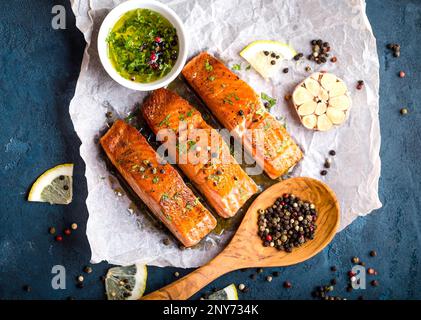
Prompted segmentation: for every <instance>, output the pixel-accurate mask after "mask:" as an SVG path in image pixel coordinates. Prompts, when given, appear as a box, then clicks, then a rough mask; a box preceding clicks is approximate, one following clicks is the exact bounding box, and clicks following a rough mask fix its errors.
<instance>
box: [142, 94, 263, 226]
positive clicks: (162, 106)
mask: <svg viewBox="0 0 421 320" xmlns="http://www.w3.org/2000/svg"><path fill="white" fill-rule="evenodd" d="M142 114H143V117H144V118H145V120H146V122H147V123H148V125H149V126H150V127H151V128H152V131H154V133H155V134H158V132H160V131H161V130H169V131H168V132H175V133H176V136H177V137H178V138H180V139H178V142H173V145H172V146H171V145H169V146H168V147H169V148H171V147H173V148H172V152H171V151H170V154H171V155H172V158H173V159H177V160H178V161H177V165H178V166H179V167H180V168H181V170H183V172H184V173H185V175H186V176H187V177H188V178H189V179H190V180H191V181H192V182H193V184H194V185H195V186H196V187H197V188H198V189H199V191H200V192H201V193H202V194H203V195H204V196H205V198H206V199H207V201H208V202H209V203H210V205H211V206H212V207H213V208H214V209H215V210H216V212H217V213H218V214H219V215H220V216H221V217H223V218H228V217H232V216H234V215H235V214H236V212H237V211H238V210H239V209H240V208H241V207H242V206H243V205H244V203H245V202H246V201H247V200H248V199H249V198H250V197H251V196H252V195H253V194H255V193H256V192H257V191H258V187H257V185H256V184H255V183H254V181H253V180H252V179H251V178H250V177H249V176H248V175H247V174H246V173H245V172H244V171H243V169H242V168H241V167H240V165H239V164H238V163H237V162H236V161H235V159H234V158H233V157H232V156H231V154H230V150H229V147H228V146H227V145H226V143H225V142H224V140H223V138H222V136H221V135H220V134H219V133H218V132H217V131H216V130H215V129H213V128H212V127H211V126H209V125H208V124H207V123H206V122H205V120H203V118H202V116H201V114H200V112H199V111H197V109H195V108H194V107H193V106H191V105H190V104H189V102H187V101H186V100H184V99H183V98H181V97H180V96H179V95H177V94H176V93H174V92H172V91H169V90H167V89H158V90H155V91H154V92H152V94H150V95H149V97H148V98H147V99H146V101H145V102H144V104H143V107H142ZM161 132H162V131H161ZM181 141H182V142H181ZM175 143H178V146H179V147H178V148H175V145H176V144H175ZM182 143H185V147H183V148H182V147H181V144H182ZM183 157H184V158H185V160H186V161H182V160H183Z"/></svg>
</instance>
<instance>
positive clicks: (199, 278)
mask: <svg viewBox="0 0 421 320" xmlns="http://www.w3.org/2000/svg"><path fill="white" fill-rule="evenodd" d="M284 193H293V194H294V195H296V196H297V197H299V198H301V199H302V200H304V201H309V202H312V203H314V204H315V205H316V210H317V213H318V216H317V220H316V225H317V229H316V232H315V237H314V239H313V240H309V241H307V242H306V243H304V244H303V245H302V246H300V247H298V248H294V249H293V251H292V252H291V253H287V252H285V251H279V250H277V249H275V248H273V247H264V246H263V244H262V240H261V239H260V238H259V236H258V234H257V232H258V225H257V219H258V212H257V211H258V210H259V209H266V208H267V207H269V206H270V205H273V203H274V202H275V201H276V199H277V198H278V197H280V196H281V195H282V194H284ZM339 212H340V210H339V204H338V201H337V199H336V195H335V193H334V192H333V191H332V190H331V189H330V188H329V187H328V186H327V185H326V184H324V183H323V182H321V181H319V180H316V179H312V178H306V177H298V178H291V179H288V180H284V181H282V182H279V183H277V184H275V185H273V186H271V187H270V188H268V189H267V190H265V191H264V192H263V193H262V194H260V195H259V196H258V197H257V198H256V200H255V201H254V202H253V203H252V204H251V206H250V208H249V209H248V211H247V213H246V215H245V216H244V218H243V221H242V222H241V224H240V227H239V228H238V230H237V232H236V233H235V235H234V237H233V238H232V240H231V242H230V243H229V244H228V246H227V247H226V248H225V249H224V250H223V251H222V252H221V253H220V254H219V255H218V256H216V257H215V258H214V259H213V260H211V261H210V262H209V263H207V264H206V265H204V266H203V267H201V268H199V269H196V270H195V271H193V272H192V273H190V274H188V275H187V276H185V277H183V278H181V279H179V280H177V281H175V282H174V283H172V284H170V285H168V286H166V287H164V288H162V289H160V290H157V291H155V292H152V293H150V294H148V295H146V296H145V297H143V299H145V300H148V299H151V300H153V299H177V300H179V299H187V298H189V297H191V296H192V295H193V294H195V293H196V292H197V291H199V290H200V289H201V288H203V287H204V286H206V285H207V284H208V283H210V282H211V281H213V280H215V279H216V278H218V277H219V276H221V275H223V274H225V273H227V272H230V271H233V270H237V269H242V268H252V267H254V268H256V267H281V266H289V265H292V264H296V263H299V262H303V261H305V260H307V259H309V258H311V257H313V256H314V255H316V254H317V253H319V252H320V251H321V250H323V248H325V247H326V246H327V245H328V244H329V242H330V241H331V240H332V239H333V237H334V236H335V234H336V230H337V228H338V225H339V220H340V219H339Z"/></svg>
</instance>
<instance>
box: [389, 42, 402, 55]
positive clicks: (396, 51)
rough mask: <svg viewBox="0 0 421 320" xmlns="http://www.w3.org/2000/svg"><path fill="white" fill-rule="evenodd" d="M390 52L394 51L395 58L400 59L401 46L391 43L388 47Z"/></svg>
mask: <svg viewBox="0 0 421 320" xmlns="http://www.w3.org/2000/svg"><path fill="white" fill-rule="evenodd" d="M386 47H387V48H388V49H389V50H392V52H393V56H394V57H395V58H398V57H399V56H400V55H401V46H400V45H399V44H397V43H389V44H388V45H387V46H386Z"/></svg>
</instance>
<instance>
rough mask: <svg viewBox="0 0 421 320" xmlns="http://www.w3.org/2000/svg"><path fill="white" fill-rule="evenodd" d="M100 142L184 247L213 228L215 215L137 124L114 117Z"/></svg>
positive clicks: (198, 239) (197, 240) (130, 182)
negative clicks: (137, 128)
mask: <svg viewBox="0 0 421 320" xmlns="http://www.w3.org/2000/svg"><path fill="white" fill-rule="evenodd" d="M100 142H101V145H102V148H103V149H104V150H105V153H106V154H107V156H108V158H109V159H110V160H111V162H112V163H113V165H114V166H115V167H116V168H117V170H118V171H119V172H120V174H121V175H122V176H123V178H124V179H125V180H126V181H127V183H128V184H129V185H130V187H131V188H132V189H133V190H134V192H136V194H137V195H138V196H139V198H140V199H141V200H142V201H143V202H144V203H145V204H146V205H147V206H148V207H149V209H151V211H152V212H153V213H154V214H155V215H156V216H157V217H158V218H159V220H161V221H162V222H163V223H164V224H165V225H166V226H167V228H168V229H169V230H170V231H171V232H172V233H173V234H174V235H175V236H176V237H177V238H178V239H179V240H180V241H181V242H182V243H183V244H184V245H185V246H186V247H190V246H193V245H195V244H197V243H198V242H199V241H200V240H201V239H202V238H203V237H205V236H206V235H207V234H208V233H209V232H210V231H211V230H213V229H214V228H215V226H216V219H215V218H214V216H213V215H212V214H211V213H210V212H209V211H208V210H207V209H206V208H205V207H204V206H203V205H202V204H201V203H200V202H199V201H198V199H197V198H196V197H195V195H194V194H193V192H192V191H191V190H190V189H189V188H188V187H187V186H186V185H185V184H184V182H183V179H182V178H181V176H180V175H179V173H178V172H177V171H176V170H175V169H174V168H173V167H172V166H171V165H170V164H168V163H165V164H163V163H162V162H163V161H162V160H161V159H160V158H159V157H158V155H157V153H156V152H155V150H154V149H153V148H152V147H151V146H150V145H149V143H148V142H147V141H146V139H145V138H144V137H143V136H142V135H141V134H140V133H139V132H138V131H137V130H136V128H133V127H132V126H130V125H128V124H127V123H125V122H124V121H121V120H117V121H116V122H115V123H114V125H113V126H112V127H111V129H109V130H108V132H107V133H106V134H105V135H104V136H103V137H102V138H101V140H100Z"/></svg>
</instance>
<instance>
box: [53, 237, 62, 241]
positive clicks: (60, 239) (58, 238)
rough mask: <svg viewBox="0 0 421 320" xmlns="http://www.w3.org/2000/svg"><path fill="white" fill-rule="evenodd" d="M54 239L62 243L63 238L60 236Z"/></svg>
mask: <svg viewBox="0 0 421 320" xmlns="http://www.w3.org/2000/svg"><path fill="white" fill-rule="evenodd" d="M55 239H56V241H63V237H62V236H56V237H55Z"/></svg>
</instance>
